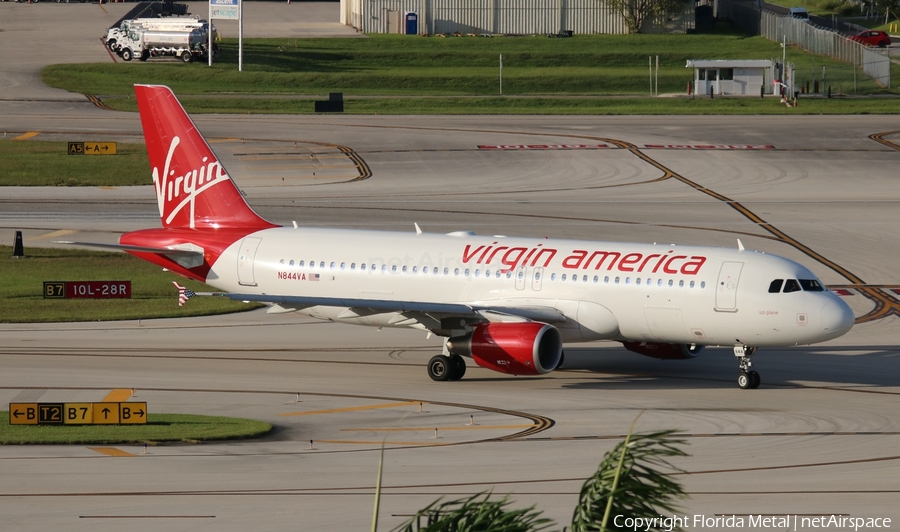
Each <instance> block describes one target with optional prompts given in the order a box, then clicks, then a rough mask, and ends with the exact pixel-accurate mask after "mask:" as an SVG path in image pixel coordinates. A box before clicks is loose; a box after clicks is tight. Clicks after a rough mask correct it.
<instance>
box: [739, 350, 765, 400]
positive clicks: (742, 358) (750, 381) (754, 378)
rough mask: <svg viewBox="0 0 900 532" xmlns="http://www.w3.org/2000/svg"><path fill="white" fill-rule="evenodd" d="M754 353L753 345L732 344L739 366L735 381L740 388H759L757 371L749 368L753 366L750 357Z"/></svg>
mask: <svg viewBox="0 0 900 532" xmlns="http://www.w3.org/2000/svg"><path fill="white" fill-rule="evenodd" d="M754 353H756V348H755V347H747V346H743V345H736V346H734V356H736V357H737V359H738V365H739V366H740V368H741V374H740V375H738V379H737V382H738V386H740V387H741V389H742V390H746V389H748V388H749V389H752V390H755V389H756V388H759V385H760V382H761V380H760V378H759V373H757V372H755V371H752V370H751V369H750V368H751V367H752V366H753V363H751V362H750V357H752V356H753V354H754Z"/></svg>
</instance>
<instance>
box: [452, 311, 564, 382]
mask: <svg viewBox="0 0 900 532" xmlns="http://www.w3.org/2000/svg"><path fill="white" fill-rule="evenodd" d="M447 347H448V348H449V349H450V353H452V354H454V355H462V356H470V357H472V359H473V360H474V361H475V363H476V364H478V365H479V366H481V367H483V368H487V369H492V370H494V371H499V372H500V373H509V374H510V375H542V374H544V373H550V372H551V371H553V370H555V369H556V368H557V367H559V364H560V362H562V337H561V336H560V334H559V331H558V330H557V329H556V328H555V327H552V326H550V325H547V324H546V323H536V322H527V323H482V324H480V325H477V326H476V327H475V330H473V331H472V332H470V333H469V334H466V335H465V336H457V337H456V338H450V339H449V340H447Z"/></svg>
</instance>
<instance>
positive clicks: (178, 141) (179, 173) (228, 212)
mask: <svg viewBox="0 0 900 532" xmlns="http://www.w3.org/2000/svg"><path fill="white" fill-rule="evenodd" d="M134 92H135V94H136V95H137V102H138V109H139V110H140V113H141V125H143V127H144V139H145V141H146V142H147V154H148V155H149V156H150V167H151V168H152V169H153V184H154V185H155V186H156V200H157V202H158V204H159V216H160V218H161V219H162V225H163V227H166V228H191V229H194V228H197V229H202V228H209V229H218V228H234V229H253V230H256V229H265V228H269V227H275V226H274V225H272V224H270V223H269V222H267V221H265V220H263V219H262V218H260V216H259V215H258V214H256V213H255V212H253V209H251V208H250V206H249V205H247V202H245V201H244V198H243V197H242V196H241V192H240V191H239V190H238V189H237V187H236V186H235V185H234V182H233V181H231V178H230V177H228V173H227V172H226V171H225V168H224V167H223V166H222V165H221V164H220V163H219V159H218V157H216V154H215V153H213V151H212V149H211V148H210V147H209V144H207V143H206V140H205V139H204V138H203V135H201V134H200V132H199V131H198V130H197V127H196V126H195V125H194V122H192V121H191V118H190V117H189V116H188V115H187V113H186V112H185V110H184V108H183V107H182V106H181V104H180V103H179V102H178V99H177V98H175V95H174V94H173V93H172V90H171V89H169V88H168V87H164V86H161V85H135V86H134Z"/></svg>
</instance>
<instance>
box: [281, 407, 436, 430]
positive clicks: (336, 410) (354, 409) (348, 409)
mask: <svg viewBox="0 0 900 532" xmlns="http://www.w3.org/2000/svg"><path fill="white" fill-rule="evenodd" d="M417 404H419V401H406V402H403V403H383V404H380V405H368V406H348V407H346V408H329V409H327V410H310V411H308V412H286V413H284V414H278V415H279V416H282V417H289V416H309V415H312V414H337V413H340V412H358V411H360V410H375V409H378V408H397V407H400V406H411V405H417ZM431 430H434V429H433V428H432V429H431Z"/></svg>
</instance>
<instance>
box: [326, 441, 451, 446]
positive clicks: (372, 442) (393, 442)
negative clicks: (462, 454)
mask: <svg viewBox="0 0 900 532" xmlns="http://www.w3.org/2000/svg"><path fill="white" fill-rule="evenodd" d="M315 443H335V444H341V445H422V446H425V445H446V444H445V443H440V442H436V441H363V440H315Z"/></svg>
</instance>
